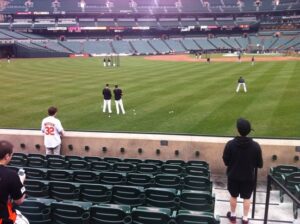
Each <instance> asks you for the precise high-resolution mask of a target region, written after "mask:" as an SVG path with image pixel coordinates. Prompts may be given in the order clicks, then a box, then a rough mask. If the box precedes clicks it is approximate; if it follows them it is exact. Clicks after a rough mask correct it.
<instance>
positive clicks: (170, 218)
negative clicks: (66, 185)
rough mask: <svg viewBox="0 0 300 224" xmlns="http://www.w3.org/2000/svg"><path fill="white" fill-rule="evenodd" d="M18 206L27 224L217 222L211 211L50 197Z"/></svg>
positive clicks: (179, 223)
mask: <svg viewBox="0 0 300 224" xmlns="http://www.w3.org/2000/svg"><path fill="white" fill-rule="evenodd" d="M18 209H19V210H20V211H21V212H22V213H23V214H24V215H25V216H26V217H27V218H28V219H29V221H30V223H31V224H40V223H43V224H52V223H60V224H70V223H72V224H88V223H90V224H96V223H97V224H99V223H105V224H195V223H203V224H204V223H205V224H218V223H220V219H219V217H218V216H217V217H214V215H213V213H209V212H195V211H189V210H178V211H175V212H174V211H172V210H171V209H168V208H156V207H144V206H138V207H134V208H132V207H130V206H128V205H117V204H98V205H92V203H89V202H78V201H63V202H57V201H56V200H53V199H33V198H30V199H26V201H25V202H24V203H23V204H22V205H21V206H19V207H18Z"/></svg>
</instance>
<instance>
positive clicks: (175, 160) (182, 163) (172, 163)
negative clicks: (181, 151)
mask: <svg viewBox="0 0 300 224" xmlns="http://www.w3.org/2000/svg"><path fill="white" fill-rule="evenodd" d="M166 164H171V165H178V166H181V167H184V166H185V161H183V160H179V159H174V160H167V161H166Z"/></svg>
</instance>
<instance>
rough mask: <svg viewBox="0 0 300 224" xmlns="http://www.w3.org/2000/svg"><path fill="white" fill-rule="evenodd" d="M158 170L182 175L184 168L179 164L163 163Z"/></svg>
mask: <svg viewBox="0 0 300 224" xmlns="http://www.w3.org/2000/svg"><path fill="white" fill-rule="evenodd" d="M160 169H161V170H160V171H161V172H162V173H164V174H173V175H182V174H183V171H184V169H183V168H182V166H180V165H173V164H164V165H162V166H161V167H160Z"/></svg>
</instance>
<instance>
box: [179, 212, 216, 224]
mask: <svg viewBox="0 0 300 224" xmlns="http://www.w3.org/2000/svg"><path fill="white" fill-rule="evenodd" d="M196 223H199V224H200V223H201V224H219V223H220V218H219V216H216V217H214V214H213V213H209V212H195V211H188V210H179V211H178V213H177V215H176V224H196Z"/></svg>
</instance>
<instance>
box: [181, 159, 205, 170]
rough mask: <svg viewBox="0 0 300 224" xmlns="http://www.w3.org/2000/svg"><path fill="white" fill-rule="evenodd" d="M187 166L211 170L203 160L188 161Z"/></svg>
mask: <svg viewBox="0 0 300 224" xmlns="http://www.w3.org/2000/svg"><path fill="white" fill-rule="evenodd" d="M186 165H187V166H203V167H206V168H207V169H208V170H209V165H208V163H207V162H205V161H201V160H190V161H187V163H186Z"/></svg>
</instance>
